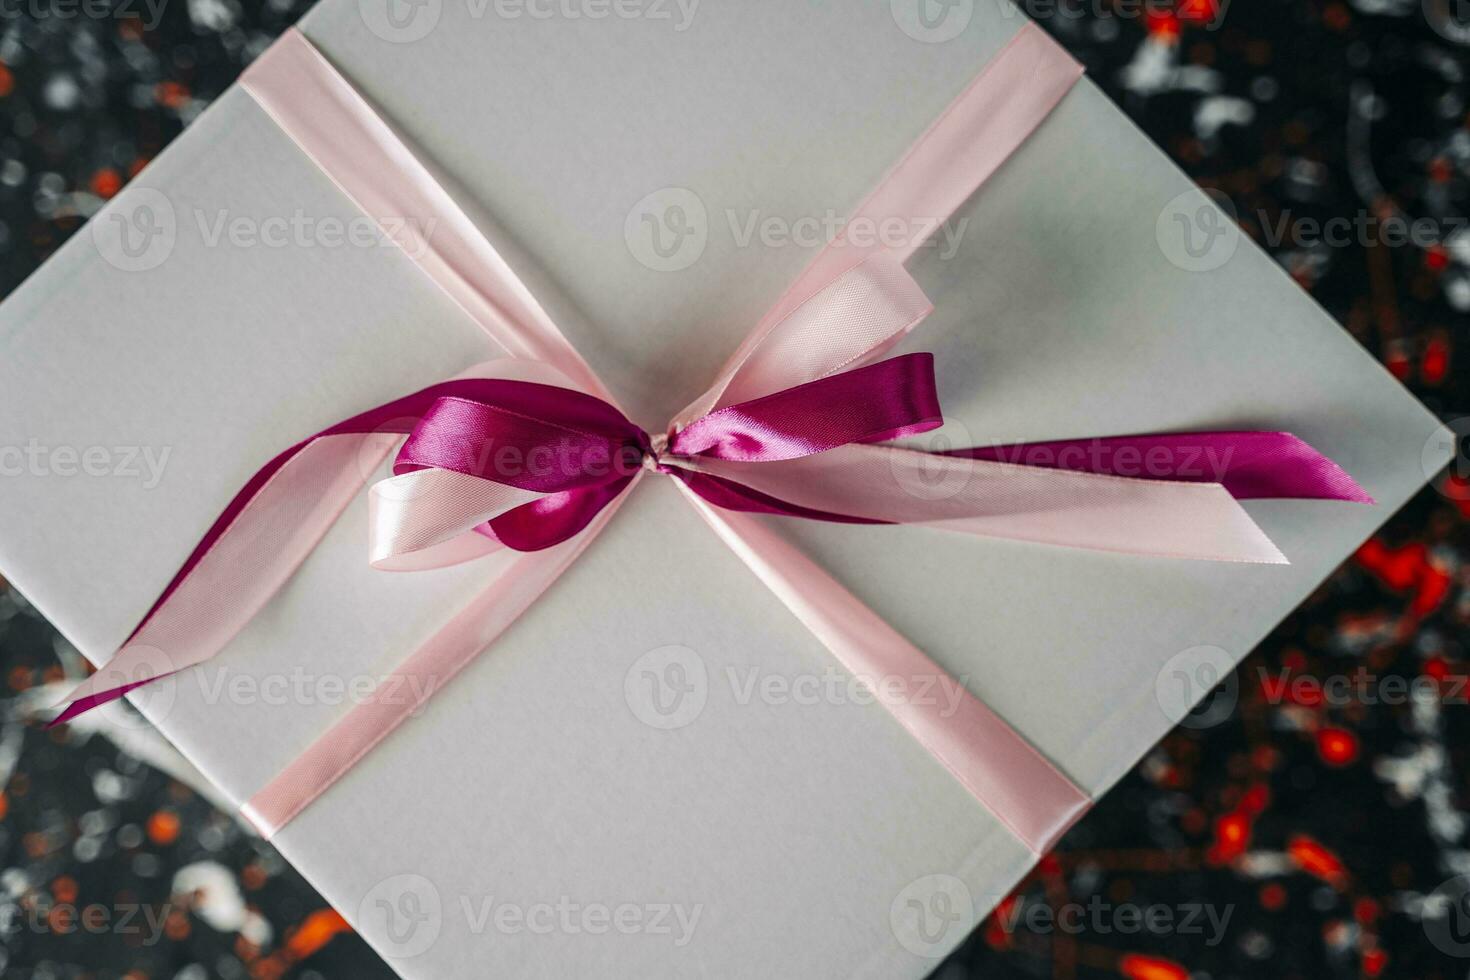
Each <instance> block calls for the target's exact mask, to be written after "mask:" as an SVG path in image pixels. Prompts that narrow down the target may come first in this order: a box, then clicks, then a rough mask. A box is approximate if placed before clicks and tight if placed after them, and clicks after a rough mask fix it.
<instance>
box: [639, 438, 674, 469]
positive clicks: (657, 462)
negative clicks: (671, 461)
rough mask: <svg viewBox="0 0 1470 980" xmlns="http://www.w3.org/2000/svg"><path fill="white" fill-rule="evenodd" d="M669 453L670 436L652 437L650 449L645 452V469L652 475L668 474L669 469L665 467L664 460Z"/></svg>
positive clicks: (649, 440) (649, 443) (649, 444)
mask: <svg viewBox="0 0 1470 980" xmlns="http://www.w3.org/2000/svg"><path fill="white" fill-rule="evenodd" d="M668 451H669V437H668V436H662V435H660V436H650V437H649V439H648V448H647V449H645V450H644V451H643V468H644V469H645V470H648V471H649V472H650V473H667V472H668V467H666V466H665V465H664V462H663V459H664V455H665V454H666V453H667V452H668Z"/></svg>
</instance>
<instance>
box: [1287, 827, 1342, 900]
mask: <svg viewBox="0 0 1470 980" xmlns="http://www.w3.org/2000/svg"><path fill="white" fill-rule="evenodd" d="M1286 852H1287V853H1288V854H1289V855H1291V859H1292V860H1293V861H1295V862H1296V865H1297V867H1299V868H1301V869H1302V870H1303V871H1305V872H1307V874H1309V875H1312V876H1314V877H1317V878H1321V879H1322V880H1323V881H1325V882H1327V883H1328V884H1329V885H1332V886H1333V887H1335V888H1340V887H1342V886H1343V884H1345V883H1346V881H1347V871H1346V869H1345V868H1344V867H1343V864H1342V861H1341V860H1340V859H1339V858H1338V856H1337V855H1336V854H1333V853H1332V852H1331V851H1330V850H1328V849H1327V848H1326V847H1323V846H1322V845H1321V844H1320V843H1318V842H1317V841H1315V840H1313V839H1312V838H1310V837H1308V836H1306V835H1305V834H1301V835H1298V836H1296V837H1293V838H1292V839H1291V841H1290V843H1288V844H1287V847H1286Z"/></svg>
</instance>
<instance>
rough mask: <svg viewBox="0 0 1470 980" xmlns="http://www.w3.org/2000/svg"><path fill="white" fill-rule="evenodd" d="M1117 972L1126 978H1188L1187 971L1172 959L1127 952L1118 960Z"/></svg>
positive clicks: (1141, 979)
mask: <svg viewBox="0 0 1470 980" xmlns="http://www.w3.org/2000/svg"><path fill="white" fill-rule="evenodd" d="M1118 972H1119V973H1120V974H1122V975H1123V976H1125V977H1127V978H1128V980H1189V971H1188V970H1186V969H1185V968H1184V967H1182V966H1180V965H1179V964H1178V963H1175V962H1174V961H1173V960H1161V959H1158V958H1157V957H1153V956H1139V955H1138V954H1137V953H1129V954H1128V955H1126V956H1124V957H1123V958H1122V959H1120V960H1119V961H1118Z"/></svg>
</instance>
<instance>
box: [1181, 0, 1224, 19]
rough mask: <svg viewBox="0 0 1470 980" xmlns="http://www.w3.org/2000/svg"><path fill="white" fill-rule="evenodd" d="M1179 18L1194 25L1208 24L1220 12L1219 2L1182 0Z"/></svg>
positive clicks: (1214, 0)
mask: <svg viewBox="0 0 1470 980" xmlns="http://www.w3.org/2000/svg"><path fill="white" fill-rule="evenodd" d="M1178 12H1179V18H1180V19H1181V20H1185V21H1188V22H1190V23H1192V24H1208V23H1212V22H1213V21H1214V20H1215V17H1216V15H1218V14H1219V12H1220V2H1219V0H1181V2H1180V4H1179V7H1178Z"/></svg>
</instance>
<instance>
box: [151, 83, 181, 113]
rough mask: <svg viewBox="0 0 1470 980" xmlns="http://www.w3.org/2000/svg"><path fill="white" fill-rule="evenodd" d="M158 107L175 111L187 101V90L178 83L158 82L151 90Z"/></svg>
mask: <svg viewBox="0 0 1470 980" xmlns="http://www.w3.org/2000/svg"><path fill="white" fill-rule="evenodd" d="M153 97H154V98H155V99H156V100H157V101H158V104H159V105H162V106H167V107H168V108H170V109H177V108H179V107H180V106H182V105H184V103H186V102H188V101H189V90H188V89H187V88H185V87H184V86H183V85H180V84H179V83H178V82H159V83H158V84H157V85H156V86H155V87H154V89H153Z"/></svg>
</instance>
